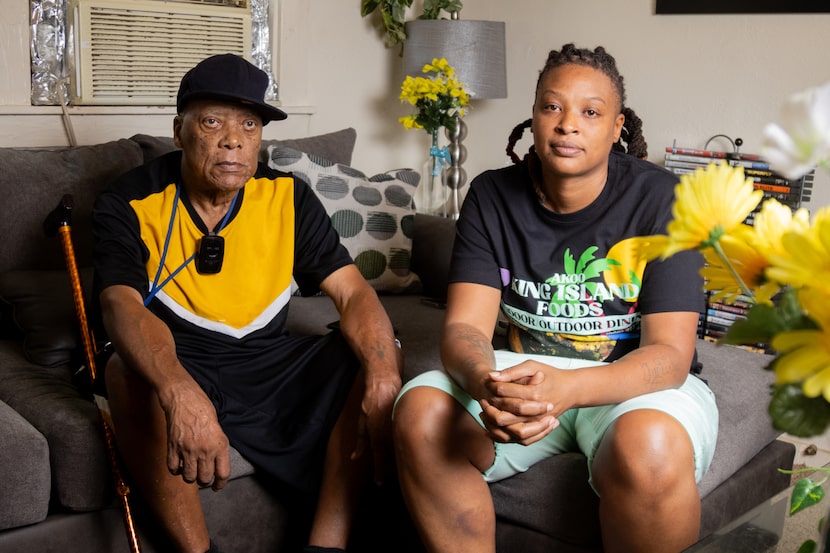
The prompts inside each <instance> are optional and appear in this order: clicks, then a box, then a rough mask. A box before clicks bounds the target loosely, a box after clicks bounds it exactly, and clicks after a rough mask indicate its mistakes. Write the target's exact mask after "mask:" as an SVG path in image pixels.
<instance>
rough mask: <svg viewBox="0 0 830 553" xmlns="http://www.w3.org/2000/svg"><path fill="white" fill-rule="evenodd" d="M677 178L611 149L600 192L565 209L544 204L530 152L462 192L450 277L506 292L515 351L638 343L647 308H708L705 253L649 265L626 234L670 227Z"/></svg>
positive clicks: (574, 350)
mask: <svg viewBox="0 0 830 553" xmlns="http://www.w3.org/2000/svg"><path fill="white" fill-rule="evenodd" d="M676 183H677V178H676V177H675V175H673V174H672V173H670V172H668V171H666V170H664V169H662V168H661V167H658V166H656V165H654V164H652V163H649V162H647V161H643V160H639V159H636V158H634V157H632V156H629V155H626V154H622V153H618V152H612V153H611V155H610V157H609V164H608V180H607V182H606V184H605V187H604V188H603V190H602V192H601V193H600V195H599V197H597V199H596V200H595V201H594V202H593V203H591V204H590V205H589V206H587V207H585V208H584V209H582V210H580V211H578V212H575V213H568V214H557V213H553V212H551V211H549V210H547V209H545V208H544V207H542V206H541V205H540V204H539V201H538V199H537V197H536V193H535V191H534V186H533V181H532V178H531V175H530V172H529V169H528V161H524V162H522V163H521V164H518V165H514V166H511V167H507V168H503V169H498V170H492V171H487V172H485V173H483V174H481V175H479V176H478V177H477V178H476V179H474V180H473V182H472V184H471V188H470V192H469V194H468V195H467V197H466V199H465V200H464V204H463V207H462V211H461V215H460V217H459V220H458V225H457V236H456V240H455V246H454V250H453V260H452V266H451V270H450V279H449V281H450V282H470V283H476V284H482V285H485V286H491V287H494V288H498V289H500V290H501V291H502V294H501V298H502V299H501V301H502V304H501V307H502V312H503V314H504V315H505V317H506V318H507V320H508V322H509V331H508V339H509V340H508V341H509V347H510V349H511V350H513V351H516V352H523V353H536V354H546V355H558V356H563V357H578V358H585V359H593V360H598V361H613V360H615V359H618V358H619V357H621V356H622V355H624V354H626V353H628V352H629V351H631V350H632V349H635V348H636V347H637V346H638V344H639V338H640V318H641V316H642V315H643V314H649V313H659V312H669V311H692V312H701V310H702V309H703V307H704V296H703V292H702V279H701V277H700V275H699V270H700V267H701V264H702V256H700V255H699V254H698V253H697V252H683V253H680V254H677V255H675V256H673V257H671V258H669V259H667V260H666V261H663V262H660V261H655V262H652V263H649V264H645V263H643V262H642V261H640V260H638V259H637V256H636V255H635V251H634V250H635V249H634V248H632V242H631V241H630V240H627V239H629V238H633V237H635V236H645V235H652V234H664V233H665V232H666V226H667V224H668V222H669V221H670V220H671V218H672V213H671V207H672V204H673V201H674V186H675V184H676Z"/></svg>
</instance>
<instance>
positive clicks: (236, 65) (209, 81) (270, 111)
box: [176, 54, 288, 125]
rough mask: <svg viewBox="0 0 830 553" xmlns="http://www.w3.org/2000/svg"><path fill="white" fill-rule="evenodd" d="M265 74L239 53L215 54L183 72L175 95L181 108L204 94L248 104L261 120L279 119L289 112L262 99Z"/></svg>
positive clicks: (177, 104) (266, 83) (179, 109)
mask: <svg viewBox="0 0 830 553" xmlns="http://www.w3.org/2000/svg"><path fill="white" fill-rule="evenodd" d="M267 90H268V75H267V74H266V73H265V71H263V70H262V69H260V68H259V67H257V66H255V65H254V64H252V63H251V62H249V61H248V60H246V59H245V58H243V57H242V56H238V55H236V54H218V55H215V56H211V57H209V58H206V59H204V60H202V61H200V62H199V63H198V64H196V66H195V67H193V69H191V70H190V71H188V72H187V73H185V75H184V77H182V82H181V85H180V86H179V94H178V96H177V97H176V109H177V110H178V112H179V113H181V112H182V110H183V109H184V106H185V105H186V104H187V102H189V101H191V100H200V99H203V98H207V99H216V100H228V101H231V102H235V103H239V104H242V105H246V106H249V107H250V108H251V109H254V110H256V111H257V113H259V114H260V116H261V117H262V124H263V125H267V124H268V122H269V121H281V120H283V119H285V118H286V117H288V115H287V114H286V113H285V112H284V111H282V110H281V109H279V108H276V107H274V106H272V105H271V104H268V103H267V102H266V101H265V92H266V91H267Z"/></svg>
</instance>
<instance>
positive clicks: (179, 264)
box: [93, 54, 402, 553]
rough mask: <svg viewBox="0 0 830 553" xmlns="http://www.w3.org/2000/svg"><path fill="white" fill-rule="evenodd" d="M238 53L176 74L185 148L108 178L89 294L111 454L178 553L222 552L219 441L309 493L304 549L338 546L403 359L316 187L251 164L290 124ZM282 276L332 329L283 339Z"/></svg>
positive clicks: (384, 434)
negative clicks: (326, 315)
mask: <svg viewBox="0 0 830 553" xmlns="http://www.w3.org/2000/svg"><path fill="white" fill-rule="evenodd" d="M267 83H268V78H267V76H266V75H265V73H264V72H262V71H260V70H259V69H258V68H256V67H254V66H253V65H252V64H250V63H249V62H247V61H246V60H244V59H243V58H241V57H239V56H235V55H231V54H225V55H218V56H213V57H210V58H208V59H206V60H204V61H202V62H200V63H199V64H198V65H196V66H195V67H194V68H193V69H191V70H190V71H189V72H188V73H187V74H186V75H185V76H184V77H183V79H182V81H181V86H180V89H179V94H178V100H177V110H178V115H176V117H175V118H174V120H173V136H174V138H175V143H176V145H177V146H178V147H180V148H181V151H176V152H173V153H170V154H167V155H165V156H162V157H160V158H158V159H156V160H154V161H152V162H150V163H148V164H147V165H145V166H143V167H140V168H137V169H135V170H133V171H131V172H130V173H127V174H126V175H124V176H123V177H121V178H120V179H118V180H117V182H115V183H114V184H113V185H112V186H110V187H109V188H108V189H107V190H106V191H105V192H104V193H103V194H102V195H101V196H100V197H99V198H98V200H97V202H96V205H95V211H94V216H93V219H94V227H95V234H96V245H95V292H96V298H97V300H98V301H99V302H100V308H101V317H102V322H103V326H104V329H105V330H106V333H107V336H108V338H109V339H110V340H111V342H112V344H113V346H114V352H115V353H114V355H113V356H112V357H110V359H109V360H108V362H107V363H106V384H107V390H108V394H109V401H110V408H111V411H112V416H113V422H114V427H115V432H116V435H117V441H118V447H119V449H120V451H121V453H122V454H123V457H124V460H125V462H126V464H127V468H128V469H129V472H130V474H131V475H132V478H133V480H134V483H135V486H136V487H137V488H138V490H139V491H140V493H141V495H142V496H143V497H144V498H145V499H146V500H147V502H148V503H149V504H150V506H151V508H152V509H153V511H154V513H155V515H156V516H157V518H158V520H159V522H160V524H161V525H162V527H163V528H164V530H165V531H166V532H167V534H168V535H169V536H170V539H171V542H172V544H173V546H174V547H175V548H176V549H177V550H178V551H182V552H198V553H203V552H205V551H211V552H213V551H218V549H217V547H216V545H215V544H214V543H213V542H211V541H210V537H209V535H208V530H207V528H206V525H205V521H204V516H203V514H202V511H201V505H200V502H199V496H198V485H207V484H210V483H212V487H213V489H215V490H219V489H221V488H222V487H223V486H225V484H226V483H227V482H228V479H229V477H230V458H229V444H230V445H232V446H233V447H235V448H236V449H237V450H239V452H240V453H241V454H242V455H243V456H245V457H246V458H247V459H248V460H249V461H251V463H252V464H254V465H255V466H256V467H257V468H258V469H259V470H260V471H263V472H264V473H267V474H268V475H270V476H272V477H273V478H274V479H275V480H276V482H277V483H279V484H281V485H283V486H285V487H287V488H289V489H292V490H296V491H297V492H299V493H300V494H309V493H317V491H318V490H319V495H318V496H317V502H316V505H317V507H316V513H315V515H314V520H313V524H312V525H311V535H310V537H309V543H310V544H311V545H310V546H309V547H307V548H306V550H307V551H339V550H341V549H345V546H346V542H347V539H348V532H349V528H350V524H351V519H352V511H353V507H354V505H355V503H356V500H357V497H356V496H357V495H358V494H359V489H360V487H361V485H362V483H363V482H366V481H367V479H368V478H369V477H370V476H371V471H372V469H374V478H375V480H376V481H379V480H381V479H382V477H383V472H382V469H383V466H384V462H385V460H386V459H385V454H386V452H387V445H388V436H389V431H390V424H391V418H390V413H391V409H392V404H393V401H394V399H395V396H396V394H397V393H398V391H399V390H400V387H401V376H400V372H401V363H402V361H401V355H400V352H399V349H398V347H397V346H396V343H395V337H394V333H393V330H392V327H391V324H390V322H389V319H388V317H387V315H386V313H385V312H384V310H383V308H382V306H381V304H380V302H379V301H378V298H377V295H376V294H375V292H374V290H373V289H372V288H371V287H370V286H369V285H368V284H367V283H366V281H365V280H364V279H363V277H362V276H361V275H360V273H359V272H358V270H357V269H356V267H355V266H354V264H353V263H352V260H351V259H350V257H349V255H348V253H347V252H346V250H345V249H344V248H343V246H342V245H341V244H340V242H339V238H338V235H337V233H336V232H335V231H334V229H333V228H332V226H331V223H330V221H329V218H328V216H327V214H326V212H325V210H324V209H323V207H322V205H321V204H320V202H319V201H318V200H317V198H316V197H315V195H314V193H313V192H312V191H311V189H310V188H309V187H308V186H307V185H305V184H304V183H302V182H299V181H297V180H295V179H293V178H292V177H291V176H290V175H287V174H282V173H278V172H275V171H272V170H270V169H268V168H267V167H265V166H263V165H260V164H258V154H259V150H260V142H261V138H262V127H263V126H264V125H266V124H267V123H268V122H269V121H272V120H280V119H285V117H286V114H285V113H284V112H283V111H281V110H279V109H277V108H276V107H274V106H271V105H269V104H267V103H266V102H265V100H264V97H265V91H266V87H267ZM292 277H293V278H294V280H295V281H296V282H297V283H298V284H299V286H300V289H301V290H302V291H303V293H306V294H310V293H314V292H316V291H317V290H322V291H323V292H325V294H326V295H327V296H329V297H330V298H331V299H332V301H333V302H334V304H335V306H336V307H337V310H338V312H339V314H340V318H341V323H340V328H341V330H340V331H339V332H332V333H331V334H329V335H327V336H324V337H289V336H287V335H286V332H285V330H284V326H285V321H286V316H287V312H288V304H289V299H290V297H291V285H292Z"/></svg>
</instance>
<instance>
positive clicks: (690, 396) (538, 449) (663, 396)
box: [398, 350, 718, 482]
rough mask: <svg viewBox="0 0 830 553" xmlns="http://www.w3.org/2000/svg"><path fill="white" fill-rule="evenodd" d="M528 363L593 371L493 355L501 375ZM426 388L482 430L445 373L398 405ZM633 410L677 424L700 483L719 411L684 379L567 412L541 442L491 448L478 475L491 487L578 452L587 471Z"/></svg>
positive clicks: (422, 381) (422, 379)
mask: <svg viewBox="0 0 830 553" xmlns="http://www.w3.org/2000/svg"><path fill="white" fill-rule="evenodd" d="M528 359H533V360H536V361H539V362H542V363H546V364H548V365H554V366H556V367H557V368H560V369H575V368H580V367H586V366H592V365H598V364H599V363H597V362H592V361H585V360H580V359H569V358H563V357H551V356H543V355H527V354H517V353H513V352H509V351H504V350H499V351H496V367H497V369H498V370H504V369H506V368H508V367H512V366H514V365H517V364H518V363H520V362H522V361H526V360H528ZM417 386H430V387H432V388H437V389H439V390H443V391H444V392H446V393H448V394H449V395H451V396H452V397H454V398H455V399H456V400H457V401H458V402H459V403H460V404H461V405H462V406H463V407H464V408H465V409H466V410H467V412H469V413H470V415H472V417H473V418H474V419H475V420H476V421H477V422H478V423H479V424H481V425H482V427H483V426H484V425H483V423H482V422H481V419H480V418H479V414H480V413H481V411H482V409H481V406H480V405H479V403H478V401H476V400H475V399H473V398H472V397H470V395H469V394H468V393H467V392H465V391H464V390H463V389H462V388H461V387H460V386H458V385H457V384H456V383H455V381H454V380H452V378H450V377H449V375H448V374H447V373H445V372H444V371H440V370H434V371H429V372H426V373H423V374H421V375H418V376H417V377H415V378H413V379H412V380H410V381H409V382H407V383H406V385H405V386H404V387H403V388H402V389H401V392H400V394H399V395H398V399H400V398H401V396H403V395H404V394H405V393H407V392H408V391H409V390H411V389H412V388H415V387H417ZM637 409H656V410H658V411H663V412H664V413H667V414H669V415H671V416H672V417H674V418H675V419H677V421H678V422H680V424H681V425H682V426H683V427H684V428H685V429H686V432H688V434H689V438H690V439H691V442H692V446H693V448H694V455H695V459H694V460H695V481H696V482H700V479H701V478H703V475H704V474H705V473H706V471H707V470H708V468H709V464H710V463H711V462H712V456H713V455H714V454H715V443H716V441H717V437H718V407H717V404H716V403H715V395H714V394H713V393H712V390H710V389H709V387H708V386H707V385H706V384H705V383H704V382H703V381H702V380H700V379H699V378H697V377H696V376H693V375H691V374H690V375H689V377H688V378H687V379H686V382H685V383H684V384H683V385H682V386H681V387H680V388H677V389H670V390H663V391H660V392H653V393H650V394H645V395H642V396H638V397H635V398H632V399H629V400H627V401H624V402H622V403H619V404H616V405H601V406H597V407H582V408H575V409H570V410H569V411H566V412H565V413H563V414H562V415H561V416H560V417H559V426H557V427H556V428H555V429H553V430H552V431H551V433H550V434H548V435H547V436H546V437H545V438H544V439H542V440H540V441H538V442H536V443H534V444H531V445H528V446H525V445H522V444H516V443H501V442H496V443H495V449H496V456H495V460H494V461H493V464H492V465H491V466H490V468H488V469H487V470H486V471H485V472H484V473H482V474H483V476H484V479H485V480H486V481H487V482H496V481H498V480H502V479H504V478H508V477H510V476H513V475H515V474H518V473H520V472H524V471H526V470H527V469H529V468H530V467H531V466H533V465H534V464H536V463H538V462H539V461H541V460H543V459H546V458H548V457H551V456H553V455H557V454H559V453H566V452H573V451H580V452H582V453H583V454H584V455H585V456H586V457H587V458H588V471H589V473H590V471H591V465H592V464H593V460H594V455H595V454H596V451H597V448H598V447H599V444H600V441H601V440H602V437H603V435H604V434H605V431H606V430H607V429H608V427H609V426H610V425H611V423H613V422H614V421H615V420H616V419H617V418H618V417H620V416H621V415H623V414H624V413H627V412H629V411H634V410H637Z"/></svg>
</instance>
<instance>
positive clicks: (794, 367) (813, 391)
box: [772, 330, 830, 401]
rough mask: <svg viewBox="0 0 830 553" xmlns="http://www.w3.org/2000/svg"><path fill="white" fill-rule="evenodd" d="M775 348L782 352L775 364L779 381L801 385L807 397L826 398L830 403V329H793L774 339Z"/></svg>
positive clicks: (777, 380)
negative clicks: (799, 383)
mask: <svg viewBox="0 0 830 553" xmlns="http://www.w3.org/2000/svg"><path fill="white" fill-rule="evenodd" d="M772 347H773V348H775V350H777V351H779V352H781V353H780V355H779V357H778V360H777V361H776V363H775V365H774V366H775V376H776V382H777V383H779V384H788V383H796V382H802V381H803V383H802V391H803V392H804V395H805V396H807V397H818V396H820V395H822V396H824V399H826V400H827V401H830V332H828V331H827V330H793V331H789V332H782V333H781V334H778V335H776V336H775V337H774V338H773V339H772Z"/></svg>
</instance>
